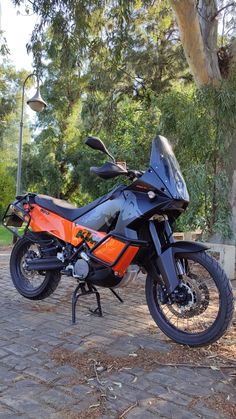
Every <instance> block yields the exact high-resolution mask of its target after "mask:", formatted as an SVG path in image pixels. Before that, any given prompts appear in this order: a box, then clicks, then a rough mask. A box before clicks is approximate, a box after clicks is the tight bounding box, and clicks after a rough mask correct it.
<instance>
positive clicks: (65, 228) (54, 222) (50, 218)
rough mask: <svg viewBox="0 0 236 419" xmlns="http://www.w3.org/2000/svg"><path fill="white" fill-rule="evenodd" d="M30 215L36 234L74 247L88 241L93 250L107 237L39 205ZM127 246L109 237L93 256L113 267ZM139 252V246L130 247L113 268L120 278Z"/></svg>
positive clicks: (93, 252) (32, 209)
mask: <svg viewBox="0 0 236 419" xmlns="http://www.w3.org/2000/svg"><path fill="white" fill-rule="evenodd" d="M30 215H31V221H30V227H31V229H32V230H33V231H34V232H41V231H46V232H48V233H49V234H52V235H53V236H56V237H58V238H59V239H61V240H63V241H64V242H67V243H71V244H72V245H73V246H79V245H80V244H82V243H83V241H86V243H87V245H88V246H89V247H90V248H91V249H92V248H93V247H94V245H95V244H96V243H97V242H99V241H100V240H102V238H104V236H105V235H106V233H103V232H100V231H95V230H92V229H86V228H85V227H83V226H80V225H78V224H75V223H74V222H72V221H69V220H66V219H65V218H63V217H61V216H60V215H58V214H54V213H53V212H50V211H48V210H46V209H44V208H42V207H40V206H39V205H34V206H32V207H31V210H30ZM125 246H126V243H124V242H122V241H121V240H118V239H116V238H114V237H108V239H107V240H105V241H104V242H103V243H101V245H100V246H98V247H97V248H96V249H95V250H94V251H92V254H93V255H94V256H96V257H97V258H98V259H100V260H101V262H102V261H104V262H107V263H108V264H110V265H112V264H113V263H114V262H115V261H116V259H117V258H118V257H119V256H120V254H121V252H122V251H123V250H124V248H125ZM138 250H139V247H137V246H129V247H128V248H127V249H126V250H125V252H124V254H123V255H122V256H121V258H120V260H119V261H118V262H117V263H116V265H114V266H113V267H112V269H113V270H114V272H117V273H118V275H119V276H123V275H124V273H125V272H126V270H127V268H128V266H129V265H130V263H131V262H132V260H133V258H134V257H135V255H136V253H137V252H138Z"/></svg>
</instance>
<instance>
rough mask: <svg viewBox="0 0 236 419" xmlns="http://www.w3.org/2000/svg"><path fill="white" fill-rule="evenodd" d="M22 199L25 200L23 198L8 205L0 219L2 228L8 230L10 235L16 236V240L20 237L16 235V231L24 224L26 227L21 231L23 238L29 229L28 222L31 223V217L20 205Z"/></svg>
mask: <svg viewBox="0 0 236 419" xmlns="http://www.w3.org/2000/svg"><path fill="white" fill-rule="evenodd" d="M24 199H25V196H23V197H20V199H19V200H17V201H15V202H13V203H11V204H9V205H8V207H7V209H6V211H5V213H4V215H3V218H2V225H3V227H5V228H6V229H7V230H9V231H10V232H11V233H12V234H14V235H15V236H17V237H18V238H21V237H22V235H20V234H19V233H18V231H17V229H18V228H19V227H22V225H23V224H24V223H26V226H25V228H24V231H23V236H24V235H25V233H26V231H27V230H28V228H29V225H30V221H31V216H30V214H29V211H28V210H26V209H25V208H24V207H23V205H22V201H23V200H24ZM11 227H12V228H11Z"/></svg>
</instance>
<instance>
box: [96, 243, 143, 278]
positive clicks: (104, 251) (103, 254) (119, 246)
mask: <svg viewBox="0 0 236 419" xmlns="http://www.w3.org/2000/svg"><path fill="white" fill-rule="evenodd" d="M125 246H126V243H124V242H122V241H120V240H118V239H116V238H114V237H109V238H108V239H107V240H105V241H104V242H103V243H101V245H100V246H98V247H97V248H96V249H95V250H94V251H93V252H92V254H93V255H94V256H96V257H97V258H98V259H100V260H102V261H104V262H107V263H109V264H113V263H114V262H115V261H116V259H117V258H118V257H119V255H120V254H121V252H122V251H123V250H124V248H125ZM138 250H139V247H137V246H129V247H128V248H127V249H126V251H125V252H124V254H123V255H122V256H121V258H120V260H119V261H118V262H117V263H116V265H114V266H113V268H112V269H113V270H114V271H115V272H117V273H118V274H119V276H123V275H124V273H125V271H126V269H127V268H128V266H129V264H130V263H131V262H132V260H133V258H134V257H135V255H136V253H137V252H138Z"/></svg>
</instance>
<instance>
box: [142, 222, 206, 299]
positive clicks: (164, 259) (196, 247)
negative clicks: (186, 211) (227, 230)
mask: <svg viewBox="0 0 236 419" xmlns="http://www.w3.org/2000/svg"><path fill="white" fill-rule="evenodd" d="M149 231H150V234H151V238H152V241H153V245H154V247H155V250H156V254H157V269H158V270H159V273H160V274H161V276H162V278H163V281H164V284H165V288H166V290H167V293H168V295H170V294H171V293H173V291H174V290H175V289H176V287H177V286H178V285H179V284H180V276H181V275H183V274H184V266H183V265H182V263H181V262H180V261H177V263H176V258H175V255H178V254H179V255H183V254H187V253H196V252H203V251H205V250H207V249H208V248H207V246H205V245H204V244H202V243H197V242H188V241H175V239H174V237H173V234H172V230H171V227H170V224H169V222H168V220H165V234H166V237H167V238H168V242H169V243H168V244H167V245H166V246H165V250H163V249H162V246H161V243H160V240H159V237H158V234H157V229H156V226H155V222H154V221H153V220H150V221H149Z"/></svg>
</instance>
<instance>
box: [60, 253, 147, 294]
mask: <svg viewBox="0 0 236 419" xmlns="http://www.w3.org/2000/svg"><path fill="white" fill-rule="evenodd" d="M57 258H58V259H59V260H61V261H62V260H63V259H64V255H63V254H62V253H58V254H57ZM138 272H139V267H138V265H130V266H129V267H128V269H127V271H126V273H125V275H124V276H123V277H120V276H119V275H116V274H115V272H114V271H113V270H112V269H111V268H110V267H108V266H105V265H103V264H102V263H98V262H95V261H93V260H91V259H90V257H89V256H88V255H87V253H86V252H85V251H82V252H80V253H79V254H78V255H77V258H76V259H75V260H73V262H70V263H69V264H68V265H67V266H66V267H65V268H64V270H63V272H62V273H63V274H66V275H68V276H73V277H74V278H77V279H78V280H79V281H86V282H88V283H90V284H92V285H97V286H101V287H108V288H118V287H125V286H126V285H128V284H129V283H130V282H132V281H134V280H135V279H136V278H137V275H138Z"/></svg>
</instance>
